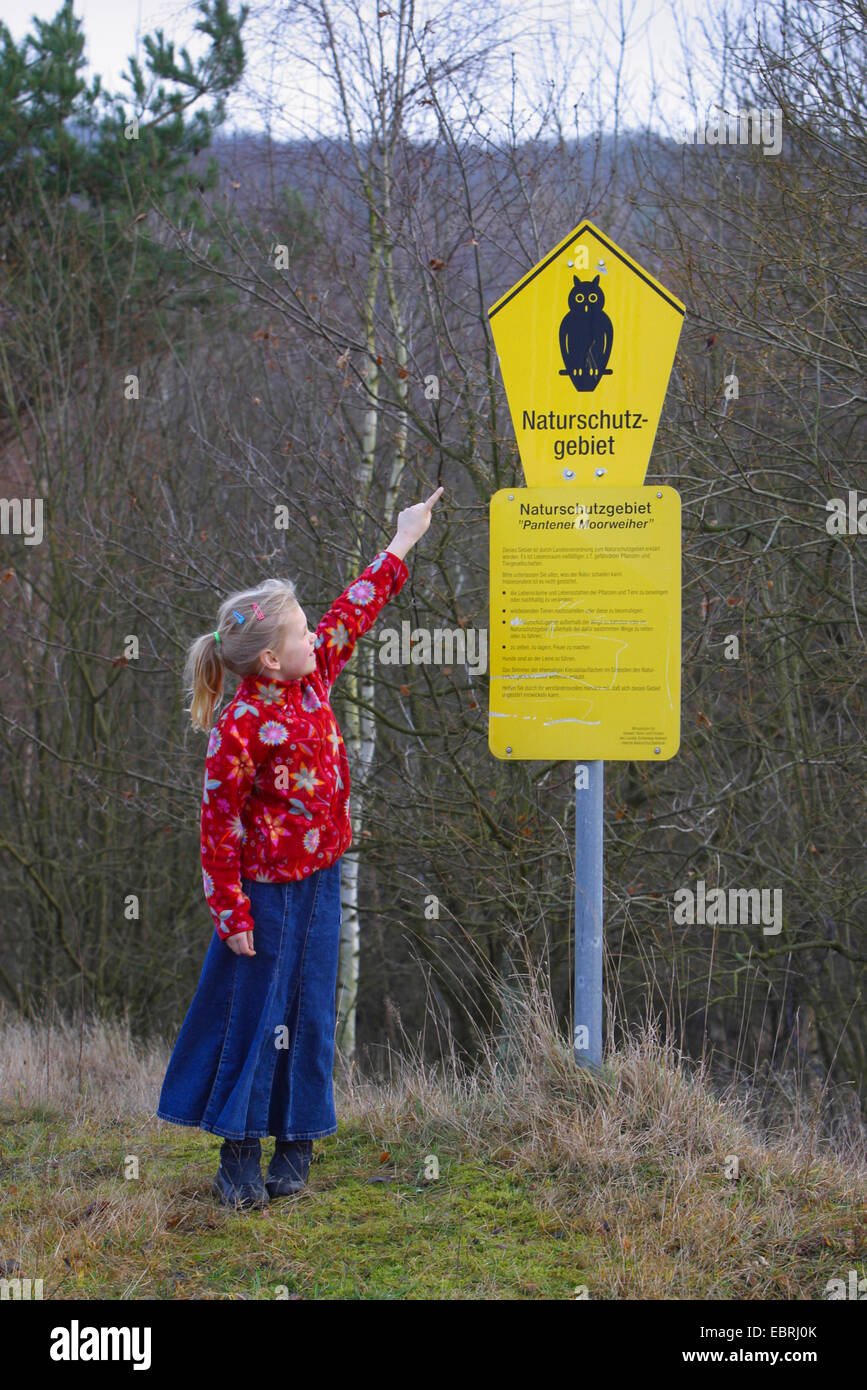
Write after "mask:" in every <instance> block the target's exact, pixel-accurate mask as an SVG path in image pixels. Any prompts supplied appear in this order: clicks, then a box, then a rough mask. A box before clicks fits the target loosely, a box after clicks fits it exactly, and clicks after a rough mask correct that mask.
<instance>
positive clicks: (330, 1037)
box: [157, 487, 443, 1207]
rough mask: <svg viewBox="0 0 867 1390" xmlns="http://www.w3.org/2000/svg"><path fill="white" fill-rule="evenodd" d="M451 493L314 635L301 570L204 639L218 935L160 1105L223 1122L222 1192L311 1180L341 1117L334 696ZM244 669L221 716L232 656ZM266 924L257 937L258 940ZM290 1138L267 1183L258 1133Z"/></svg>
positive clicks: (206, 856) (341, 790) (207, 843)
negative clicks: (299, 586) (316, 1143)
mask: <svg viewBox="0 0 867 1390" xmlns="http://www.w3.org/2000/svg"><path fill="white" fill-rule="evenodd" d="M442 491H443V489H442V488H441V487H440V488H437V490H436V492H434V493H432V494H431V496H430V497H429V498H428V499H427V501H426V502H419V503H418V504H417V505H416V506H414V507H407V508H406V510H405V511H402V512H401V513H400V516H399V517H398V522H397V532H396V534H395V537H394V540H393V541H392V542H391V544H390V545H389V547H388V549H387V550H383V551H381V552H380V553H379V555H377V556H376V558H375V559H374V560H373V562H372V563H371V564H370V565H368V567H367V569H366V570H365V571H364V573H363V574H362V575H361V576H360V577H359V578H358V579H356V581H355V583H354V584H350V586H349V588H348V589H347V590H346V592H345V593H344V594H342V595H341V596H340V598H339V599H337V600H336V602H335V603H333V604H332V606H331V608H330V609H329V611H328V612H327V613H326V615H325V617H324V618H323V619H322V621H321V622H320V624H319V626H318V627H317V629H316V632H315V633H313V632H310V631H309V630H308V626H307V620H306V617H305V615H304V611H303V609H302V608H301V606H300V604H299V603H298V600H297V598H296V596H295V589H294V587H293V585H292V584H291V583H289V582H288V581H287V580H281V579H266V580H265V582H264V583H263V584H260V585H259V587H258V588H256V589H246V590H244V591H242V592H239V593H235V594H232V595H231V597H229V598H227V599H226V601H225V603H223V604H222V606H221V608H220V611H219V615H218V619H217V627H216V629H215V630H214V631H213V632H210V633H208V634H207V636H205V637H199V638H197V640H196V641H195V642H194V643H193V645H192V646H191V648H190V650H189V654H188V657H187V664H186V670H185V679H186V687H187V690H188V692H189V693H190V694H191V695H192V703H191V706H190V716H191V719H192V722H193V725H194V727H197V728H200V729H202V730H204V731H205V732H207V731H208V730H209V729H210V730H211V732H210V739H209V742H208V753H207V761H206V764H205V778H204V789H203V792H202V816H201V829H202V834H201V846H202V879H203V882H204V889H205V897H206V899H207V902H208V906H209V908H210V910H211V915H212V916H213V919H214V924H215V927H216V934H215V935H214V936H213V937H212V938H211V944H210V947H209V949H208V953H207V955H206V957H205V963H204V965H203V967H202V973H201V976H200V978H199V983H198V987H197V989H196V994H195V997H194V999H193V1002H192V1004H191V1005H190V1008H189V1011H188V1013H187V1016H186V1018H185V1019H184V1022H183V1025H182V1027H181V1031H180V1033H179V1035H178V1039H177V1042H176V1044H175V1048H174V1051H173V1052H172V1056H171V1059H170V1061H169V1065H168V1070H167V1072H166V1076H165V1080H164V1082H163V1087H162V1092H161V1094H160V1101H159V1106H158V1107H157V1115H158V1116H159V1117H160V1119H162V1120H170V1121H171V1122H172V1123H173V1124H177V1125H197V1126H198V1127H199V1128H200V1129H205V1130H208V1131H210V1132H211V1133H213V1134H219V1135H222V1136H223V1139H224V1141H225V1142H224V1143H223V1145H222V1147H221V1149H220V1167H219V1171H218V1173H217V1177H216V1179H215V1183H214V1189H215V1191H216V1193H217V1195H218V1196H219V1197H220V1199H221V1201H222V1202H224V1203H225V1204H226V1205H231V1206H239V1207H252V1206H257V1207H258V1206H263V1205H264V1204H265V1203H266V1202H267V1201H268V1197H269V1196H271V1197H276V1196H284V1195H286V1194H288V1193H291V1192H298V1191H300V1189H301V1188H302V1187H303V1186H304V1184H305V1183H306V1181H307V1175H308V1172H309V1168H310V1158H311V1154H312V1150H313V1140H314V1139H320V1138H322V1137H324V1136H325V1135H327V1134H334V1133H335V1132H336V1130H337V1117H336V1115H335V1111H334V1096H333V1091H332V1069H333V1065H334V1029H335V1022H336V1017H335V1015H336V1009H335V989H336V984H337V955H338V945H339V941H340V922H341V913H340V856H341V855H342V854H343V853H344V851H345V850H347V849H348V848H349V844H350V842H351V839H352V831H351V827H350V819H349V768H348V764H347V760H346V750H345V748H344V746H343V739H342V738H341V736H340V730H339V729H338V727H337V722H336V720H335V718H334V714H333V712H332V709H331V705H330V704H329V700H328V695H329V690H330V688H331V686H332V685H333V683H334V680H335V679H336V677H337V675H338V673H339V672H340V671H341V670H342V668H343V667H344V666H345V665H346V662H347V661H348V660H349V658H350V656H351V655H352V651H353V648H354V646H355V643H356V640H357V639H358V637H359V636H360V635H361V634H362V633H363V632H366V631H367V629H368V628H369V627H370V626H371V624H372V623H373V621H374V619H375V618H376V616H377V614H378V613H379V611H380V609H382V608H383V607H384V605H385V604H386V603H387V602H388V600H389V599H390V598H393V597H394V595H395V594H397V593H398V592H399V591H400V589H401V588H402V587H403V584H404V581H405V580H406V577H407V575H408V573H409V571H408V570H407V567H406V565H405V564H404V556H405V555H406V554H407V552H408V551H409V550H410V549H411V548H412V546H413V545H415V543H416V541H417V540H419V538H420V537H421V536H423V535H424V533H425V531H426V530H427V529H428V526H429V525H430V518H431V509H432V507H433V505H434V503H435V502H436V501H437V499H438V498H439V496H440V494H441V493H442ZM224 667H226V668H228V669H229V670H230V671H234V672H235V673H236V675H239V676H240V677H241V678H242V679H241V683H240V685H239V686H238V689H237V691H236V693H235V695H234V697H233V698H232V700H231V701H230V702H229V704H228V705H227V706H226V708H225V709H224V710H223V712H222V714H221V715H220V717H219V719H218V720H217V723H216V726H215V727H214V728H213V729H211V724H212V722H213V717H214V709H215V706H216V704H217V701H218V700H219V698H220V695H221V694H222V690H223V669H224ZM254 928H255V947H254V935H253V932H254ZM268 1134H273V1135H274V1136H275V1138H276V1141H277V1142H276V1146H275V1150H274V1156H273V1158H272V1160H271V1163H270V1166H269V1169H268V1174H267V1178H266V1180H265V1182H264V1183H263V1181H262V1173H261V1169H260V1157H261V1149H260V1143H259V1141H260V1139H262V1138H264V1137H265V1136H266V1135H268Z"/></svg>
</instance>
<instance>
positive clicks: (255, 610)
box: [253, 603, 265, 623]
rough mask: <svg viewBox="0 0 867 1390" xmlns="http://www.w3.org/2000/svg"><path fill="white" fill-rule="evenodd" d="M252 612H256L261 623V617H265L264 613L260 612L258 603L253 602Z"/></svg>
mask: <svg viewBox="0 0 867 1390" xmlns="http://www.w3.org/2000/svg"><path fill="white" fill-rule="evenodd" d="M253 612H254V613H255V614H256V617H257V618H258V619H259V622H260V623H261V622H262V620H263V618H264V617H265V614H264V613H263V612H262V610H261V608H260V607H259V605H258V603H254V604H253Z"/></svg>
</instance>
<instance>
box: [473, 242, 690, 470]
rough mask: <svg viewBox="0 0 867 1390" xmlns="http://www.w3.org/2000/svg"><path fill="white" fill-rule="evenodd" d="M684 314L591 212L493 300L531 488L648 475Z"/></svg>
mask: <svg viewBox="0 0 867 1390" xmlns="http://www.w3.org/2000/svg"><path fill="white" fill-rule="evenodd" d="M683 315H684V306H683V305H682V304H681V302H680V300H679V299H676V298H675V297H674V295H673V294H670V293H669V291H668V290H666V289H664V288H663V286H662V285H660V283H659V281H658V280H654V278H653V276H652V275H649V274H648V273H647V271H646V270H642V268H641V266H640V265H638V264H637V263H636V262H635V261H633V260H632V258H631V257H630V256H627V255H626V253H625V251H621V249H620V247H619V246H616V245H615V244H614V242H613V241H610V240H609V239H608V237H605V236H603V235H602V233H601V232H600V231H599V230H598V228H596V227H594V226H593V224H592V222H582V223H581V225H580V226H578V227H576V228H575V230H574V232H572V233H571V234H570V235H569V236H568V237H567V238H566V240H565V241H564V242H562V243H561V244H560V245H559V246H558V247H556V248H555V249H554V250H553V251H551V252H550V253H549V255H547V256H545V257H544V259H543V260H541V261H540V262H539V264H538V265H536V266H534V267H533V269H532V270H531V271H529V272H528V273H527V274H526V275H525V276H524V278H523V279H522V280H519V281H518V283H517V284H516V285H514V286H513V287H512V289H510V290H509V292H508V293H507V294H504V295H503V297H502V299H499V300H498V301H497V303H496V304H495V305H494V306H493V308H491V309H489V310H488V317H489V319H490V322H491V331H492V332H493V335H494V343H495V345H496V349H497V355H498V357H499V360H500V370H501V371H502V373H503V381H504V383H505V386H506V394H507V396H508V399H509V409H510V410H511V413H512V423H513V425H514V427H515V435H516V437H517V440H518V449H519V451H520V455H521V462H522V463H523V465H524V476H525V477H526V479H527V482H528V483H529V484H530V485H531V486H532V487H541V486H547V485H550V486H558V485H559V486H560V487H563V486H566V485H569V484H573V483H574V484H576V485H578V486H584V487H587V486H590V487H599V486H600V485H605V486H608V485H612V484H613V485H615V486H623V485H629V486H638V485H639V484H641V483H643V482H644V476H645V474H646V472H647V464H648V461H649V459H650V451H651V448H652V447H653V440H654V437H655V435H656V428H657V425H658V424H659V415H660V411H661V410H662V402H663V400H664V398H665V390H666V387H667V385H668V378H669V376H670V374H671V368H672V363H673V362H674V353H675V349H676V347H677V340H678V338H679V337H680V329H681V325H682V323H683Z"/></svg>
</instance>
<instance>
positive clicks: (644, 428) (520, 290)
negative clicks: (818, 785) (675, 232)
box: [488, 221, 685, 1067]
mask: <svg viewBox="0 0 867 1390" xmlns="http://www.w3.org/2000/svg"><path fill="white" fill-rule="evenodd" d="M684 312H685V310H684V306H683V304H681V302H680V300H678V299H676V298H675V296H674V295H672V294H671V293H670V292H669V291H668V290H667V289H666V288H665V287H664V286H663V285H661V284H660V282H659V281H658V280H656V279H654V277H653V276H652V275H651V274H650V273H649V272H648V271H646V270H645V269H644V268H643V267H642V266H640V265H639V264H638V263H637V262H636V261H634V260H633V259H632V258H631V257H630V256H628V255H627V254H626V252H625V251H623V250H622V249H621V248H620V247H619V246H617V245H616V244H615V243H614V242H613V241H611V240H610V238H609V237H607V236H605V235H604V234H603V233H602V232H601V231H600V230H599V228H598V227H595V226H594V225H593V223H592V222H586V221H585V222H582V223H580V224H579V226H577V227H576V228H575V229H574V231H572V232H570V234H569V236H568V237H566V238H565V240H563V241H562V242H561V243H560V245H559V246H556V247H555V248H554V249H553V250H552V251H551V252H549V253H548V254H547V255H546V256H544V257H543V258H542V260H540V261H539V262H538V264H537V265H535V266H534V267H533V268H532V270H529V271H528V272H527V273H526V275H524V276H523V277H522V278H521V279H520V280H519V281H518V282H517V284H515V285H513V286H512V288H511V289H510V290H508V291H507V293H506V294H504V295H503V296H501V298H500V299H498V300H497V302H496V304H494V305H493V306H492V307H491V308H490V309H489V310H488V317H489V320H490V323H491V332H492V334H493V338H494V342H495V345H496V349H497V356H498V360H499V362H500V368H501V370H502V373H503V381H504V383H505V387H506V395H507V397H508V401H509V410H510V411H511V415H512V422H513V424H514V427H515V436H516V438H517V441H518V448H519V451H520V455H521V462H522V464H523V468H524V474H525V477H526V479H527V482H528V483H529V484H530V486H529V487H528V488H524V489H520V488H513V489H511V490H509V489H503V490H502V491H500V492H498V493H496V494H495V496H494V497H493V498H492V499H491V597H490V615H491V662H490V708H489V720H488V743H489V747H490V750H491V752H492V753H493V754H494V756H495V757H497V758H506V759H510V760H512V761H515V762H517V761H520V760H522V759H544V760H549V759H561V758H562V759H568V760H569V761H573V760H581V759H583V760H585V761H578V762H577V765H576V768H575V1016H574V1029H573V1040H572V1042H573V1052H574V1056H575V1060H576V1061H577V1062H578V1063H580V1064H581V1065H583V1066H590V1067H598V1066H600V1064H601V1062H602V965H603V922H602V850H603V845H602V840H603V818H602V809H603V788H604V762H603V759H614V760H618V759H619V760H632V761H637V760H639V759H646V760H648V761H657V762H658V761H664V760H665V759H666V758H672V757H674V755H675V753H676V752H677V749H678V746H679V743H680V498H679V497H678V495H677V493H675V492H674V491H673V489H671V488H666V487H660V488H659V489H650V488H645V487H643V482H644V476H645V473H646V471H647V465H648V461H649V458H650V452H651V449H652V447H653V440H654V436H655V434H656V429H657V425H658V423H659V417H660V413H661V410H662V403H663V400H664V398H665V391H666V386H667V384H668V378H669V375H670V372H671V368H672V364H673V362H674V354H675V350H676V348H677V341H678V338H679V336H680V330H681V326H682V324H683V317H684ZM675 563H676V565H677V569H676V571H675ZM588 759H589V761H587V760H588Z"/></svg>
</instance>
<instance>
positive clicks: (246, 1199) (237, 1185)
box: [214, 1139, 268, 1207]
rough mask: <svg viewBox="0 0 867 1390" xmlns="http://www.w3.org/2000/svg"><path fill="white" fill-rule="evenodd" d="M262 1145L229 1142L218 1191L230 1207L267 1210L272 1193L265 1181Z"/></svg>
mask: <svg viewBox="0 0 867 1390" xmlns="http://www.w3.org/2000/svg"><path fill="white" fill-rule="evenodd" d="M261 1158H262V1145H261V1144H260V1142H259V1140H258V1139H227V1140H226V1141H225V1143H224V1144H223V1145H222V1147H221V1149H220V1168H219V1171H218V1173H217V1176H216V1178H215V1179H214V1191H215V1192H216V1194H217V1196H218V1197H219V1198H220V1201H221V1202H222V1203H223V1205H224V1206H226V1207H264V1206H266V1205H267V1202H268V1193H267V1191H266V1189H265V1184H264V1183H263V1181H262V1170H261V1168H260V1166H259V1165H260V1162H261Z"/></svg>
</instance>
